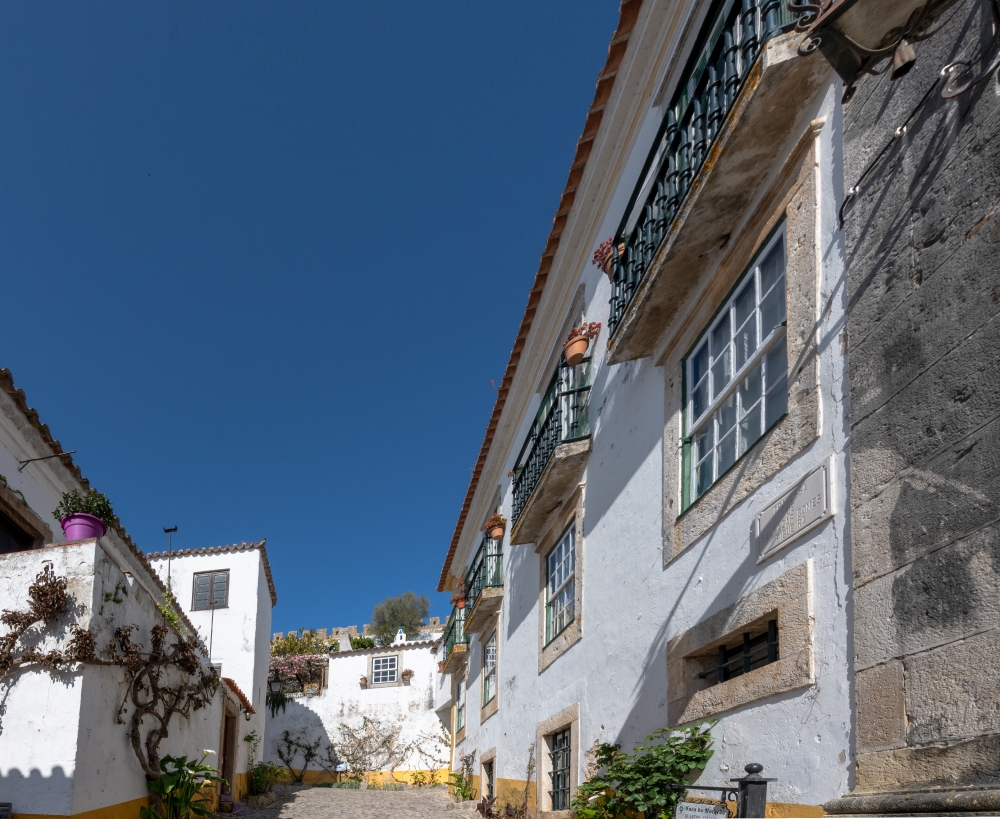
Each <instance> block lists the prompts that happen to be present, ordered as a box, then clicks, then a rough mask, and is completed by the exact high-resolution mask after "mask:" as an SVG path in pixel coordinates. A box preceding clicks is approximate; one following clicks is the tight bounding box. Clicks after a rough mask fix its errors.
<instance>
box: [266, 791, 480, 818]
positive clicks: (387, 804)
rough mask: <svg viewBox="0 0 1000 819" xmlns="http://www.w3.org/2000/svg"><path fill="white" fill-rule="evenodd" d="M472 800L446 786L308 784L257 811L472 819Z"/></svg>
mask: <svg viewBox="0 0 1000 819" xmlns="http://www.w3.org/2000/svg"><path fill="white" fill-rule="evenodd" d="M472 805H473V803H472V802H466V803H465V804H464V805H462V806H459V805H457V804H456V803H455V801H454V800H453V799H452V798H451V797H450V796H448V791H447V790H446V789H445V788H422V789H419V790H418V789H412V788H408V789H407V790H403V791H375V790H372V791H361V790H358V791H355V790H347V789H341V788H305V789H304V790H299V791H296V792H295V793H294V794H292V795H291V797H290V798H288V799H286V800H284V801H282V802H279V803H278V804H275V805H272V806H271V807H268V808H265V809H264V810H262V811H259V812H257V813H255V814H253V817H254V819H438V817H445V819H450V818H451V817H453V819H469V818H470V817H473V816H478V815H479V814H478V813H476V811H475V808H473V807H472Z"/></svg>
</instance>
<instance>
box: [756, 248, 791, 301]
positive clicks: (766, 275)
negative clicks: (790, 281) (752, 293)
mask: <svg viewBox="0 0 1000 819" xmlns="http://www.w3.org/2000/svg"><path fill="white" fill-rule="evenodd" d="M784 273H785V243H784V241H780V242H778V243H777V244H776V245H775V246H774V247H773V248H772V249H771V252H770V253H768V254H767V256H766V258H765V259H764V261H762V262H761V263H760V292H761V293H766V292H767V291H768V290H770V289H771V285H772V284H774V283H775V282H776V281H777V280H778V279H779V278H780V277H781V276H782V275H784Z"/></svg>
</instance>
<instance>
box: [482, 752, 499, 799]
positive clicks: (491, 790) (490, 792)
mask: <svg viewBox="0 0 1000 819" xmlns="http://www.w3.org/2000/svg"><path fill="white" fill-rule="evenodd" d="M483 778H484V779H485V780H486V783H485V788H484V790H485V791H486V792H485V793H484V794H483V796H485V797H486V798H487V799H492V798H493V797H494V796H496V783H495V780H494V779H493V760H492V759H491V760H490V761H489V762H484V763H483Z"/></svg>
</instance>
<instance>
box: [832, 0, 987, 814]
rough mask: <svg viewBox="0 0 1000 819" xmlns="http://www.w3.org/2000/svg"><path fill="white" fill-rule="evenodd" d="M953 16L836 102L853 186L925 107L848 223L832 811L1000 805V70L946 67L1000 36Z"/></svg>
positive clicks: (969, 7)
mask: <svg viewBox="0 0 1000 819" xmlns="http://www.w3.org/2000/svg"><path fill="white" fill-rule="evenodd" d="M945 14H946V17H947V18H948V22H947V23H946V25H945V27H944V28H943V29H942V30H941V31H940V32H938V33H936V34H935V35H934V36H933V37H931V38H930V39H929V40H927V41H925V42H921V43H918V44H917V46H916V48H917V55H918V62H917V65H916V67H915V68H914V69H913V70H912V71H911V72H910V73H909V74H908V75H906V76H905V77H904V78H902V79H900V80H898V81H896V82H892V81H890V78H889V76H888V74H884V75H882V76H879V77H866V78H865V79H863V80H862V81H861V82H860V83H859V87H858V91H857V94H856V95H855V96H854V98H853V99H852V100H851V101H850V102H849V103H848V104H847V105H846V106H845V133H844V152H845V177H846V178H845V189H846V190H850V189H851V188H852V187H853V186H854V185H856V184H857V182H858V180H859V179H861V178H862V176H863V173H864V171H865V169H866V167H867V166H868V165H869V163H870V162H872V161H873V159H875V157H876V156H877V155H878V153H879V151H881V150H882V148H883V146H885V145H887V144H889V143H890V142H893V138H894V133H895V132H896V129H897V128H898V127H899V126H900V125H902V124H903V123H904V122H905V121H906V120H907V118H908V117H910V115H911V113H912V112H914V111H916V113H915V114H914V115H913V118H912V120H911V121H910V124H909V127H908V129H907V130H906V132H905V134H903V135H902V137H901V138H899V139H896V140H895V142H894V144H893V146H892V147H891V148H890V149H889V150H888V152H887V153H886V155H885V156H884V157H883V159H882V161H881V162H880V163H879V164H878V166H877V167H876V168H875V169H874V171H873V173H872V174H870V176H869V177H868V179H867V180H866V181H865V182H864V183H863V184H862V185H861V186H860V190H859V192H858V194H857V197H856V199H855V200H854V201H853V202H852V203H850V204H849V205H848V207H847V211H846V220H845V231H846V247H847V253H848V255H847V269H848V299H849V307H848V310H849V318H848V323H847V333H846V336H845V338H844V342H845V344H846V346H847V350H848V358H849V374H850V413H851V514H852V518H851V523H852V541H853V561H852V562H853V581H854V663H855V669H854V671H855V675H856V677H855V700H856V720H857V725H856V727H857V732H856V782H855V785H854V789H853V794H852V795H851V796H849V797H847V798H845V799H841V800H837V801H836V802H835V803H831V804H829V805H828V806H827V808H828V809H829V810H836V811H841V812H842V811H850V812H859V813H864V812H880V813H882V812H895V811H906V810H932V811H934V812H943V811H948V810H954V809H962V808H965V809H979V810H983V809H996V808H998V807H1000V773H998V770H1000V722H998V719H997V717H998V715H1000V688H998V686H997V682H998V680H1000V661H998V657H1000V603H998V600H1000V596H998V592H1000V528H998V518H1000V455H998V453H1000V447H998V443H1000V400H998V399H1000V359H998V355H997V354H998V351H1000V317H998V314H1000V85H998V79H997V74H996V72H995V71H994V73H993V75H992V76H990V77H989V78H987V79H985V80H984V81H983V82H981V83H979V84H978V85H977V86H975V87H973V88H971V89H970V90H969V91H967V92H966V93H965V94H963V95H961V96H959V97H958V98H956V99H952V100H947V99H944V98H942V96H941V94H940V93H939V92H940V89H941V86H942V84H943V82H944V81H943V80H941V79H939V72H940V70H941V68H942V66H944V65H945V64H948V63H951V62H952V61H955V60H958V59H968V58H971V57H974V56H975V55H976V54H978V53H980V51H981V50H983V49H984V48H988V46H989V41H990V38H991V37H992V36H993V33H992V27H991V17H990V8H989V5H988V4H987V3H985V2H979V1H978V0H962V2H959V3H958V4H957V5H956V6H954V7H953V8H951V9H949V10H948V11H947V12H946V13H945ZM943 19H944V18H943ZM994 48H995V46H994ZM990 56H992V52H991V54H990ZM925 97H926V99H925ZM922 100H925V101H924V102H923V103H922V104H921V101H922ZM956 789H957V790H956ZM901 794H903V795H901Z"/></svg>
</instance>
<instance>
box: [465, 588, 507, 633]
mask: <svg viewBox="0 0 1000 819" xmlns="http://www.w3.org/2000/svg"><path fill="white" fill-rule="evenodd" d="M502 602H503V586H491V587H489V588H486V589H483V590H482V591H481V592H480V593H479V599H478V600H476V605H475V606H473V607H472V610H471V611H470V612H469V614H468V616H466V618H465V633H466V634H479V633H480V632H481V631H483V630H484V629H486V628H487V627H489V624H490V622H491V621H492V620H493V616H494V615H495V614H496V613H497V612H498V611H500V604H501V603H502Z"/></svg>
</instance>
